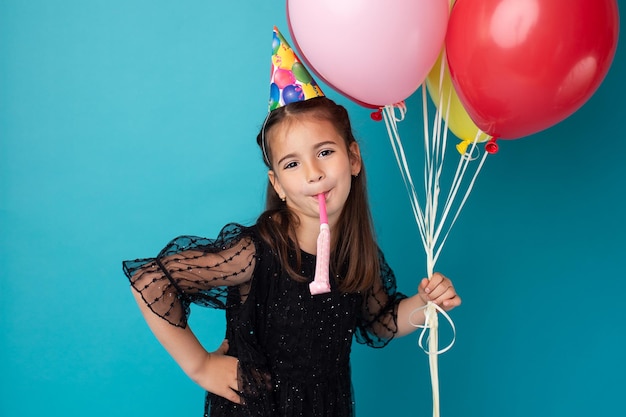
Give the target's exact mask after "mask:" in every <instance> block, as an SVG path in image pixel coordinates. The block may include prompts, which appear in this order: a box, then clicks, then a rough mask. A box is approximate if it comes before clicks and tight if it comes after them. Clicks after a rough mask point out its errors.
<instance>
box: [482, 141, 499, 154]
mask: <svg viewBox="0 0 626 417" xmlns="http://www.w3.org/2000/svg"><path fill="white" fill-rule="evenodd" d="M497 140H498V139H497V138H491V139H489V141H488V142H487V143H486V144H485V150H486V151H487V153H491V154H493V153H497V152H498V144H497V143H496V141H497Z"/></svg>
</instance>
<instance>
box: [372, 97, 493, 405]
mask: <svg viewBox="0 0 626 417" xmlns="http://www.w3.org/2000/svg"><path fill="white" fill-rule="evenodd" d="M450 94H451V92H450ZM440 96H441V94H440ZM449 103H450V97H449V98H448V106H447V108H446V109H445V115H446V117H443V114H444V112H442V111H441V110H440V109H441V107H442V105H443V103H442V102H440V103H439V104H440V106H439V107H437V111H436V113H435V117H434V120H433V125H432V128H431V129H429V126H428V125H429V115H428V101H427V95H426V88H425V87H424V86H422V109H423V118H424V201H423V203H424V204H421V203H422V202H421V201H420V197H419V195H418V192H417V190H416V187H415V183H414V181H413V177H412V174H411V170H410V167H409V163H408V161H407V157H406V153H405V150H404V146H403V144H402V140H401V137H400V133H399V130H398V122H399V121H402V120H403V119H404V117H405V116H406V111H407V109H406V106H405V104H404V103H400V104H397V105H394V106H391V105H389V106H385V107H384V108H382V116H383V119H384V120H385V126H386V128H387V133H388V135H389V139H390V143H391V146H392V149H393V152H394V155H395V158H396V162H397V164H398V167H399V169H400V173H401V175H402V179H403V181H404V185H405V188H406V190H407V193H408V195H409V202H410V204H411V208H412V211H413V215H414V217H415V221H416V224H417V227H418V230H419V232H420V237H421V240H422V245H423V247H424V251H425V254H426V267H427V272H428V276H429V277H430V276H432V275H433V273H434V269H435V264H436V263H437V260H438V259H439V255H440V253H441V250H442V249H443V246H444V244H445V242H446V241H447V238H448V236H449V234H450V230H451V228H452V226H453V225H454V224H455V223H456V221H457V219H458V217H459V215H460V212H461V210H462V208H463V207H464V205H465V202H466V201H467V198H468V197H469V195H470V193H471V191H472V189H473V187H474V184H475V181H476V178H477V176H478V174H479V172H480V171H481V169H482V167H483V165H484V163H485V160H486V157H487V155H488V152H485V153H484V154H483V155H482V158H481V160H480V162H479V164H478V167H477V168H476V171H475V172H474V174H473V176H472V179H471V181H470V183H469V185H468V186H467V188H466V189H465V193H464V195H463V198H462V199H461V202H460V203H459V205H458V207H457V208H456V211H454V210H453V207H454V201H455V200H456V198H457V196H459V194H462V193H461V188H462V185H463V183H464V181H463V179H464V177H465V175H466V174H467V173H468V171H469V170H468V168H469V164H470V162H473V161H474V160H475V159H477V158H471V157H469V156H470V155H472V154H474V153H475V152H478V154H480V152H479V151H477V142H478V139H479V137H480V132H478V133H477V135H476V137H475V138H474V141H473V142H472V143H471V149H470V151H469V152H468V153H464V154H461V155H459V162H458V164H457V167H456V171H455V175H454V178H453V180H452V183H451V185H450V189H449V190H448V194H447V196H446V199H445V201H444V202H443V206H442V208H441V209H440V207H439V199H440V191H441V186H440V184H441V176H442V172H443V166H444V161H445V150H446V146H447V138H448V131H449V129H448V122H447V120H448V119H449V117H448V116H449V114H450V107H449ZM431 132H432V135H431ZM452 214H454V215H453V216H452ZM450 216H452V218H451V220H450V222H448V219H449V217H450ZM422 309H424V318H425V322H424V325H423V326H420V327H423V330H422V332H421V334H420V337H419V345H420V347H421V348H422V350H424V351H425V352H426V353H427V354H428V355H429V365H430V374H431V385H432V393H433V416H434V417H438V416H439V375H438V369H437V360H438V359H437V355H439V354H441V353H444V352H446V351H448V350H449V349H450V348H451V347H452V345H453V344H454V340H455V339H456V329H455V327H454V323H453V322H452V319H451V318H450V317H449V316H448V314H447V313H445V311H443V310H442V309H441V308H440V307H438V306H437V305H435V304H434V303H427V305H426V306H425V307H423V308H422ZM417 311H420V309H418V310H416V311H415V312H417ZM415 312H413V313H415ZM438 312H439V313H441V314H442V315H444V317H445V318H446V319H447V320H448V322H449V323H450V325H451V326H452V329H453V332H454V337H453V340H452V343H450V344H449V345H448V346H446V347H445V348H443V349H439V348H438V338H439V337H438V317H437V313H438ZM413 313H412V314H413ZM410 320H412V318H410ZM411 324H413V322H412V323H411ZM413 325H414V324H413ZM426 334H428V338H427V342H428V348H427V349H425V348H424V338H425V337H426Z"/></svg>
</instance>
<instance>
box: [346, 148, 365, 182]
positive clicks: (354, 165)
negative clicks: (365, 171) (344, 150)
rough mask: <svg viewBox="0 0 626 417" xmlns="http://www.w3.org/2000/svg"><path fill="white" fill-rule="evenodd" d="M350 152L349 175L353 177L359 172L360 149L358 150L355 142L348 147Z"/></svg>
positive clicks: (360, 162)
mask: <svg viewBox="0 0 626 417" xmlns="http://www.w3.org/2000/svg"><path fill="white" fill-rule="evenodd" d="M348 150H349V151H350V167H351V174H352V175H353V176H356V175H359V173H360V172H361V164H362V161H361V149H360V148H359V144H358V143H356V142H352V143H351V144H350V147H349V148H348Z"/></svg>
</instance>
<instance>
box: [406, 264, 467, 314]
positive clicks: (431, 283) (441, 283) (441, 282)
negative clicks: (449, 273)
mask: <svg viewBox="0 0 626 417" xmlns="http://www.w3.org/2000/svg"><path fill="white" fill-rule="evenodd" d="M417 292H418V294H419V295H420V297H422V300H424V303H427V302H429V301H432V302H433V303H435V304H437V305H438V306H439V307H441V308H443V309H444V310H446V311H448V310H452V309H453V308H454V307H457V306H459V305H460V304H461V297H459V295H458V294H457V293H456V290H455V289H454V285H452V281H450V279H449V278H446V277H445V276H443V275H442V274H440V273H439V272H435V273H434V274H433V276H432V277H430V279H428V278H424V279H423V280H422V282H420V285H419V287H418V289H417Z"/></svg>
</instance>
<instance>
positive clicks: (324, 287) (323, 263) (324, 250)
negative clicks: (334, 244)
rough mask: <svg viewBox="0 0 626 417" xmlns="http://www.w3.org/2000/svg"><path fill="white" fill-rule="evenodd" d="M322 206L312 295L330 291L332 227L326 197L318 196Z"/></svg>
mask: <svg viewBox="0 0 626 417" xmlns="http://www.w3.org/2000/svg"><path fill="white" fill-rule="evenodd" d="M317 201H318V202H319V206H320V234H319V236H318V237H317V259H316V260H315V278H314V280H313V282H311V283H310V284H309V288H310V290H311V295H316V294H323V293H327V292H329V291H330V281H329V280H328V268H329V265H330V227H329V226H328V214H326V196H325V195H324V193H321V194H318V195H317Z"/></svg>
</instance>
